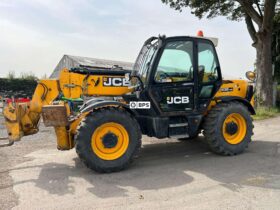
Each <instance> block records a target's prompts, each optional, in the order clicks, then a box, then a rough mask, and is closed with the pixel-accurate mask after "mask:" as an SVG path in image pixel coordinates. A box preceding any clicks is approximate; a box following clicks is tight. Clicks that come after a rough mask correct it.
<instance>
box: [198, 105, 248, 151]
mask: <svg viewBox="0 0 280 210" xmlns="http://www.w3.org/2000/svg"><path fill="white" fill-rule="evenodd" d="M203 129H204V132H203V134H204V136H205V140H206V142H207V143H208V145H209V146H210V148H211V150H212V151H214V152H215V153H218V154H221V155H237V154H240V153H242V152H243V151H244V150H245V149H246V148H247V147H248V144H249V143H250V141H251V137H252V135H253V123H252V118H251V115H250V112H249V111H248V109H247V107H246V106H245V105H243V104H241V103H239V102H229V103H219V104H217V105H216V106H215V107H213V108H212V109H211V110H210V111H209V113H208V115H207V116H206V118H205V121H204V125H203Z"/></svg>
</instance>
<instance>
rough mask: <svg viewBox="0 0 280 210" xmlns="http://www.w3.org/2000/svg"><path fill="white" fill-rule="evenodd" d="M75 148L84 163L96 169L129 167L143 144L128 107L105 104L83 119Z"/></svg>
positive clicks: (105, 169) (114, 169) (98, 170)
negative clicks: (127, 109)
mask: <svg viewBox="0 0 280 210" xmlns="http://www.w3.org/2000/svg"><path fill="white" fill-rule="evenodd" d="M75 143H76V152H77V154H78V156H79V157H80V159H81V160H82V161H83V162H84V163H85V165H86V166H87V167H88V168H90V169H92V170H94V171H97V172H102V173H104V172H105V173H106V172H115V171H120V170H123V169H125V168H126V167H128V165H129V164H130V163H131V162H132V161H133V159H134V158H135V157H136V156H137V154H138V152H139V150H140V147H141V131H140V128H139V125H138V122H137V121H136V120H135V119H134V118H133V116H132V115H131V114H130V113H128V112H126V111H125V110H122V109H119V108H113V107H111V108H103V109H100V110H97V111H93V112H92V113H90V114H89V115H88V116H86V117H85V118H84V119H83V121H82V122H81V123H80V125H79V127H78V129H77V134H76V136H75Z"/></svg>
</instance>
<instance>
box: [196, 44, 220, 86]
mask: <svg viewBox="0 0 280 210" xmlns="http://www.w3.org/2000/svg"><path fill="white" fill-rule="evenodd" d="M217 67H218V66H217V59H216V54H215V52H214V48H213V45H211V44H209V43H198V77H199V81H200V83H208V82H214V81H216V80H217V79H218V71H217Z"/></svg>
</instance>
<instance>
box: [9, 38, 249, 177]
mask: <svg viewBox="0 0 280 210" xmlns="http://www.w3.org/2000/svg"><path fill="white" fill-rule="evenodd" d="M215 45H216V41H215V40H214V39H211V38H204V37H190V36H176V37H165V36H159V37H151V38H149V39H148V40H147V41H146V42H145V43H144V45H143V47H142V49H141V51H140V53H139V55H138V57H137V60H136V62H135V64H134V67H133V70H132V71H130V70H125V69H122V68H121V67H114V68H112V69H106V68H100V67H98V66H97V67H77V68H72V69H63V70H62V71H61V73H60V76H59V78H58V79H44V80H40V81H39V82H38V85H37V87H36V90H35V92H34V95H33V98H32V100H31V101H30V102H29V103H13V102H12V103H9V104H8V105H7V106H6V108H5V109H4V117H5V123H6V128H7V132H8V137H7V140H9V143H8V144H6V146H7V145H12V144H13V143H14V142H16V141H19V140H20V139H21V138H22V137H23V136H27V135H32V134H35V133H37V132H38V129H39V128H38V124H39V121H40V117H41V116H42V118H43V122H44V124H45V125H46V126H52V127H54V130H55V133H56V136H57V148H58V149H59V150H70V149H72V148H74V147H75V148H76V151H77V154H78V156H79V157H80V159H81V160H82V161H83V162H84V163H85V165H86V166H87V167H89V168H91V169H93V170H95V171H97V172H114V171H120V170H122V169H124V168H126V167H127V166H128V165H129V164H130V163H131V162H132V161H133V159H134V158H135V157H136V156H137V153H138V152H139V150H140V148H141V137H142V135H147V136H150V137H156V138H159V139H161V138H167V137H170V138H178V139H181V140H182V139H189V138H194V137H196V136H197V135H198V134H199V133H200V132H201V131H203V134H204V136H205V139H206V141H207V143H208V145H209V147H210V148H211V150H212V151H214V152H215V153H218V154H222V155H236V154H239V153H242V152H243V151H244V150H245V148H246V147H247V146H248V144H249V142H250V141H251V136H252V135H253V131H252V130H253V124H252V119H251V115H254V114H255V111H254V108H253V93H254V90H253V85H252V84H251V83H250V82H248V81H246V80H223V79H222V74H221V69H220V64H219V60H218V57H217V53H216V49H215ZM247 76H248V78H249V79H250V80H254V77H255V75H254V73H252V72H249V73H247ZM84 97H91V99H90V100H87V101H85V100H84V101H83V100H82V98H84ZM104 97H105V98H104ZM108 98H109V99H108Z"/></svg>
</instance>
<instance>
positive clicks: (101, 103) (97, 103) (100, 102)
mask: <svg viewBox="0 0 280 210" xmlns="http://www.w3.org/2000/svg"><path fill="white" fill-rule="evenodd" d="M108 106H114V107H121V108H123V109H124V110H126V111H127V112H129V113H130V114H132V115H133V116H135V115H136V114H137V113H136V112H135V111H134V110H132V109H130V108H129V105H127V104H124V103H122V102H119V101H115V100H104V99H91V100H89V101H87V102H86V103H85V104H83V106H82V107H81V108H80V112H81V113H86V112H90V111H93V110H94V109H100V108H103V107H108Z"/></svg>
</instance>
